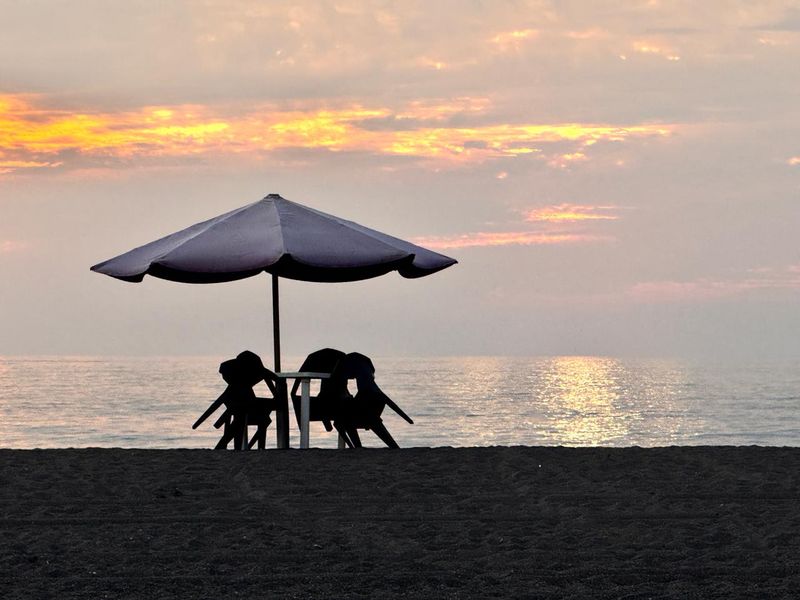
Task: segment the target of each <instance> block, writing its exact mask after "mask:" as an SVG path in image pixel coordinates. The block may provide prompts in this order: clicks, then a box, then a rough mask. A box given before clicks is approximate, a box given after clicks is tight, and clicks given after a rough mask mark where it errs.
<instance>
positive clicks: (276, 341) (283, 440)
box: [272, 274, 289, 448]
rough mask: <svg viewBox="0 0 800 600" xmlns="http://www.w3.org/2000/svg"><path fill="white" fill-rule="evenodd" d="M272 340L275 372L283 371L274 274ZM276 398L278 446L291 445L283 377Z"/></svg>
mask: <svg viewBox="0 0 800 600" xmlns="http://www.w3.org/2000/svg"><path fill="white" fill-rule="evenodd" d="M272 341H273V349H274V353H275V354H274V355H275V372H276V373H280V372H281V314H280V295H279V293H278V276H277V275H274V274H273V275H272ZM276 384H277V385H276V394H275V399H276V400H277V401H278V410H277V411H276V412H277V414H276V417H277V419H276V423H275V430H276V435H277V437H278V448H288V447H289V396H288V394H287V393H286V380H285V379H284V378H282V377H279V378H278V381H277V382H276Z"/></svg>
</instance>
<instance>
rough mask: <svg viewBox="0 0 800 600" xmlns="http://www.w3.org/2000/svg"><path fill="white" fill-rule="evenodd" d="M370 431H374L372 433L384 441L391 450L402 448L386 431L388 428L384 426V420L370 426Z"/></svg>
mask: <svg viewBox="0 0 800 600" xmlns="http://www.w3.org/2000/svg"><path fill="white" fill-rule="evenodd" d="M370 429H372V431H374V432H375V435H377V436H378V437H379V438H381V440H383V443H384V444H386V445H387V446H389V448H399V447H400V446H398V445H397V442H395V441H394V438H393V437H392V435H391V434H390V433H389V430H388V429H386V426H385V425H384V424H383V420H382V419H378V420H377V421H376V422H375V423H372V424H371V425H370Z"/></svg>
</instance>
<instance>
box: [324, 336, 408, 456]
mask: <svg viewBox="0 0 800 600" xmlns="http://www.w3.org/2000/svg"><path fill="white" fill-rule="evenodd" d="M348 379H355V380H356V386H357V388H358V392H357V393H356V395H355V397H353V398H352V400H349V401H345V402H341V403H340V404H339V405H338V406H337V408H338V411H337V414H336V416H335V418H334V423H333V424H334V427H336V430H337V431H338V432H339V435H340V436H342V438H344V441H345V443H346V444H347V445H348V446H349V447H351V448H360V447H361V438H360V437H359V435H358V429H365V430H372V431H373V432H374V433H375V435H377V436H378V437H379V438H380V439H381V440H382V441H383V442H384V443H385V444H386V445H387V446H388V447H389V448H399V446H398V445H397V442H395V441H394V438H393V437H392V436H391V434H390V433H389V430H388V429H386V426H385V425H384V424H383V419H381V414H382V413H383V409H384V408H385V407H387V406H388V407H389V408H391V409H392V410H393V411H395V412H396V413H397V414H398V415H400V416H401V417H402V418H403V419H405V420H406V421H407V422H408V423H411V424H412V425H413V424H414V421H413V420H412V419H411V417H409V416H408V415H407V414H406V413H405V412H404V411H403V410H402V409H401V408H400V407H399V406H397V404H395V403H394V401H393V400H392V399H391V398H389V396H387V395H386V394H385V393H384V392H383V390H381V389H380V388H379V387H378V384H377V383H375V367H374V365H373V364H372V360H370V358H369V357H367V356H364V355H363V354H359V353H358V352H351V353H350V354H348V355H347V356H345V357H344V358H343V359H342V360H340V361H339V364H338V365H337V366H336V369H335V370H334V373H333V375H332V377H331V380H336V381H342V380H344V381H345V382H346V381H347V380H348Z"/></svg>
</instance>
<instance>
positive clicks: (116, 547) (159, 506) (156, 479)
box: [0, 447, 800, 599]
mask: <svg viewBox="0 0 800 600" xmlns="http://www.w3.org/2000/svg"><path fill="white" fill-rule="evenodd" d="M0 503H1V504H0V516H1V517H2V518H1V519H0V527H2V535H1V536H0V597H1V598H6V599H11V598H25V599H38V598H93V599H94V598H148V599H162V598H221V597H223V596H225V597H240V596H246V597H250V598H308V597H316V598H386V597H409V598H472V597H475V598H565V597H569V598H642V599H644V598H682V599H686V598H798V597H800V448H760V447H749V448H733V447H725V448H719V447H705V448H696V447H695V448H692V447H683V448H661V449H639V448H626V449H602V448H587V449H569V448H523V447H518V448H458V449H451V448H436V449H422V448H420V449H404V450H397V451H392V450H388V449H364V450H345V451H337V450H311V451H298V450H289V451H277V450H270V451H266V452H248V453H236V452H231V451H228V452H225V451H216V452H215V451H211V450H163V451H161V450H110V449H109V450H100V449H87V450H32V451H23V450H0Z"/></svg>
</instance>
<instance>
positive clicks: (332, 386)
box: [291, 348, 351, 431]
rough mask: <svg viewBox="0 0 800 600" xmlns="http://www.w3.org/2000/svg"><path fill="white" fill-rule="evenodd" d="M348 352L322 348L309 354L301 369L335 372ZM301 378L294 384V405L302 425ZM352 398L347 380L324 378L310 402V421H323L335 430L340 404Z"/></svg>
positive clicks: (315, 371)
mask: <svg viewBox="0 0 800 600" xmlns="http://www.w3.org/2000/svg"><path fill="white" fill-rule="evenodd" d="M345 356H346V354H345V353H344V352H342V351H341V350H336V349H334V348H322V349H321V350H317V351H316V352H312V353H311V354H309V355H308V356H307V357H306V359H305V360H304V361H303V364H302V365H300V371H306V372H311V373H331V374H332V373H333V372H334V371H335V369H336V365H338V364H339V361H341V360H342V359H343V358H344V357H345ZM299 387H300V380H299V379H296V380H295V382H294V385H293V386H292V392H291V396H292V405H293V407H294V414H295V418H296V419H297V424H298V426H299V425H300V401H301V398H300V393H299V391H298V390H299ZM347 398H351V396H350V392H348V391H347V380H346V379H345V380H343V381H342V380H338V379H334V378H333V377H331V378H330V379H323V380H322V381H321V383H320V386H319V393H318V394H317V395H316V396H312V397H311V399H310V403H309V409H310V410H309V419H308V420H309V421H322V424H323V425H324V426H325V430H326V431H333V426H332V422H333V419H334V416H335V415H336V411H337V410H338V407H339V405H340V404H341V402H342V401H343V400H344V399H347Z"/></svg>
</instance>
